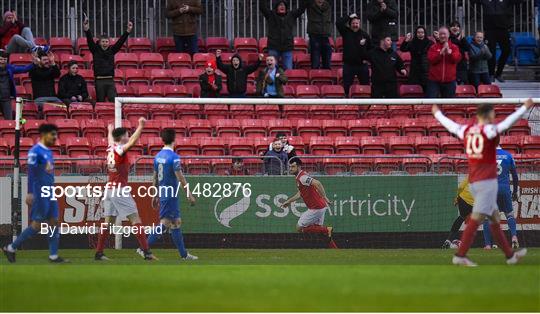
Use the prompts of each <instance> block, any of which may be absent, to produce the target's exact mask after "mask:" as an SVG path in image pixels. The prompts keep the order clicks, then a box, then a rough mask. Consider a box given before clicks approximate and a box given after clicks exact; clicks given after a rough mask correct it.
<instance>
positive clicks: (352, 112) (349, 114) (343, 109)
mask: <svg viewBox="0 0 540 314" xmlns="http://www.w3.org/2000/svg"><path fill="white" fill-rule="evenodd" d="M335 110H336V118H337V119H343V120H354V119H358V118H360V110H359V107H358V106H357V105H337V106H335Z"/></svg>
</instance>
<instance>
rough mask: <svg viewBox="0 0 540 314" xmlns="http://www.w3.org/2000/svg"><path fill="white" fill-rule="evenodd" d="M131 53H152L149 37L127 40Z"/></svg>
mask: <svg viewBox="0 0 540 314" xmlns="http://www.w3.org/2000/svg"><path fill="white" fill-rule="evenodd" d="M127 47H128V50H129V52H132V53H140V52H152V42H151V41H150V39H149V38H147V37H129V38H128V40H127Z"/></svg>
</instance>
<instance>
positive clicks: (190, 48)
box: [173, 35, 199, 55]
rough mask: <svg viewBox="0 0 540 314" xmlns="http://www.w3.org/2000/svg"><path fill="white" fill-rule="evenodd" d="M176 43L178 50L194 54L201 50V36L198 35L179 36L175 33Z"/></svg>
mask: <svg viewBox="0 0 540 314" xmlns="http://www.w3.org/2000/svg"><path fill="white" fill-rule="evenodd" d="M173 38H174V45H175V46H176V52H184V53H189V54H190V55H193V54H195V53H197V52H199V38H198V37H197V35H191V36H177V35H174V36H173Z"/></svg>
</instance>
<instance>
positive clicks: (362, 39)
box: [336, 14, 372, 97]
mask: <svg viewBox="0 0 540 314" xmlns="http://www.w3.org/2000/svg"><path fill="white" fill-rule="evenodd" d="M336 27H337V29H338V31H339V33H340V34H341V36H342V37H343V89H344V90H345V96H346V97H349V90H350V89H351V85H352V84H353V81H354V77H355V76H357V77H358V81H360V84H362V85H369V67H368V65H367V59H368V51H369V50H371V48H372V45H371V38H370V37H369V35H368V33H366V32H365V31H363V30H362V29H361V28H360V18H359V17H358V15H356V14H351V15H350V16H348V17H343V18H340V19H339V20H338V21H336Z"/></svg>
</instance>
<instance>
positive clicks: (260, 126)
mask: <svg viewBox="0 0 540 314" xmlns="http://www.w3.org/2000/svg"><path fill="white" fill-rule="evenodd" d="M267 125H268V120H262V119H261V120H258V119H243V120H242V121H241V122H240V127H241V128H242V134H243V136H245V137H261V136H262V137H266V136H267V134H268V133H267Z"/></svg>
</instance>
